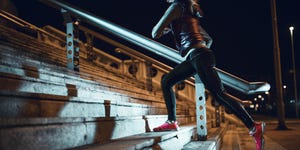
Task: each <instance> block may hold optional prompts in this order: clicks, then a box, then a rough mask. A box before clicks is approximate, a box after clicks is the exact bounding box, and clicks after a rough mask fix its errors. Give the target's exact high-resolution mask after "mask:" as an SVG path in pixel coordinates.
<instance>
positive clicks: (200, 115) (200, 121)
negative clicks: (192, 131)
mask: <svg viewBox="0 0 300 150" xmlns="http://www.w3.org/2000/svg"><path fill="white" fill-rule="evenodd" d="M195 93H196V97H195V99H196V120H197V136H198V140H200V141H205V140H206V139H207V125H206V122H207V121H206V105H205V103H206V98H205V87H204V84H203V83H202V81H201V79H200V77H199V76H198V75H195Z"/></svg>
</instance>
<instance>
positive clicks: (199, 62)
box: [190, 48, 254, 129]
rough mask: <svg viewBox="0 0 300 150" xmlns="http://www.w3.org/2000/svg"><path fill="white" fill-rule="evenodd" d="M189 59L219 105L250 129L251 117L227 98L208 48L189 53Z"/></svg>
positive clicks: (241, 107) (252, 123) (240, 106)
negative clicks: (228, 110)
mask: <svg viewBox="0 0 300 150" xmlns="http://www.w3.org/2000/svg"><path fill="white" fill-rule="evenodd" d="M190 59H191V64H192V65H193V67H194V68H195V70H196V71H197V73H198V75H199V76H200V78H201V80H202V82H203V83H204V85H205V87H206V89H208V90H209V91H210V92H212V94H213V95H214V96H215V98H216V99H217V100H218V101H219V102H220V103H221V104H223V105H224V106H225V107H226V108H228V109H230V110H231V111H232V112H233V113H234V114H235V115H236V116H237V117H238V118H240V119H241V120H242V122H243V123H244V124H245V125H246V126H247V127H248V128H249V129H251V128H252V127H253V125H254V121H253V119H252V117H251V116H250V115H249V114H248V112H247V111H246V110H245V109H244V107H243V106H242V105H241V104H240V103H238V102H236V101H234V100H232V99H230V98H229V97H228V96H227V93H226V91H225V89H224V86H223V84H222V82H221V80H220V78H219V75H218V73H217V71H216V70H215V69H214V67H215V57H214V55H213V52H212V51H211V50H210V49H208V48H201V49H198V50H197V51H194V52H193V53H191V55H190Z"/></svg>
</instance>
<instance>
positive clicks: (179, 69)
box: [161, 61, 195, 121]
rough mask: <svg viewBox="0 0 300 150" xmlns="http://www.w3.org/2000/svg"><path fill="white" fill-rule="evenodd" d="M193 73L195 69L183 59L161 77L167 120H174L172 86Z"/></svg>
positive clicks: (174, 102) (174, 104)
mask: <svg viewBox="0 0 300 150" xmlns="http://www.w3.org/2000/svg"><path fill="white" fill-rule="evenodd" d="M193 74H195V70H194V68H193V66H192V64H191V63H190V62H189V61H184V62H182V63H181V64H179V65H178V66H176V67H175V68H174V69H173V70H172V71H170V72H169V73H168V74H165V75H164V76H163V77H162V80H161V88H162V91H163V96H164V100H165V103H166V106H167V110H168V120H171V121H176V97H175V93H174V91H173V89H172V87H173V86H174V85H175V84H176V83H178V82H180V81H183V80H185V79H187V78H188V77H191V76H192V75H193Z"/></svg>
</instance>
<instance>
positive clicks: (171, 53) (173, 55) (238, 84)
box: [39, 0, 270, 94]
mask: <svg viewBox="0 0 300 150" xmlns="http://www.w3.org/2000/svg"><path fill="white" fill-rule="evenodd" d="M39 1H41V2H42V3H45V4H47V5H50V6H52V7H54V8H57V9H64V10H66V11H68V12H69V13H70V14H72V15H74V16H76V17H78V18H80V20H82V21H85V22H87V23H89V24H90V25H93V26H95V27H97V28H99V29H101V30H104V31H106V32H108V33H111V34H113V35H115V36H117V37H120V38H122V39H124V40H126V41H129V42H131V43H133V44H136V45H138V46H140V47H143V48H144V49H146V50H148V51H150V52H152V53H155V54H158V55H160V56H162V57H164V58H166V59H168V60H171V61H173V62H175V63H181V62H182V61H184V58H182V57H181V56H180V55H179V54H178V53H177V52H176V50H174V49H172V48H170V47H167V46H165V45H163V44H161V43H158V42H156V41H154V40H152V39H149V38H147V37H145V36H143V35H140V34H138V33H135V32H133V31H130V30H128V29H125V28H123V27H121V26H119V25H116V24H114V23H112V22H109V21H107V20H104V19H102V18H100V17H97V16H95V15H93V14H91V13H89V12H86V11H84V10H82V9H80V8H77V7H75V6H72V5H71V4H68V3H66V2H62V1H59V0H39ZM215 69H216V70H217V72H218V74H219V76H220V78H221V80H222V82H223V83H224V84H225V85H227V86H229V87H231V88H233V89H236V90H238V91H240V92H243V93H245V94H254V93H259V92H265V91H268V90H269V89H270V85H269V84H268V83H266V82H248V81H246V80H243V79H241V78H239V77H237V76H234V75H232V74H230V73H228V72H225V71H223V70H221V69H218V68H215Z"/></svg>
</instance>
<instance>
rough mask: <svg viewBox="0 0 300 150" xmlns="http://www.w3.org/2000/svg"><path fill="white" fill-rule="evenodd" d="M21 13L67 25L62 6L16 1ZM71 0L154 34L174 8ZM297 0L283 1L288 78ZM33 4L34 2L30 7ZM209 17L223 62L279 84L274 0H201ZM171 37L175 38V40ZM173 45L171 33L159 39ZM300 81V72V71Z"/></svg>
mask: <svg viewBox="0 0 300 150" xmlns="http://www.w3.org/2000/svg"><path fill="white" fill-rule="evenodd" d="M12 1H13V2H14V3H15V5H16V6H17V8H18V14H19V17H21V18H23V19H24V20H26V21H29V22H31V23H33V24H35V25H37V26H39V27H42V26H44V25H47V24H50V25H52V26H55V27H57V28H62V27H63V26H62V17H61V15H60V12H59V11H58V10H56V9H53V8H51V7H48V6H46V5H44V4H42V3H40V2H37V1H35V0H12ZM67 2H69V3H72V4H73V5H76V6H77V7H80V8H81V9H83V10H88V11H89V12H91V13H93V14H95V15H96V16H99V17H101V18H104V19H106V20H109V21H111V22H113V23H116V24H118V25H120V26H123V27H125V28H128V29H130V30H132V31H134V32H137V33H139V34H142V35H144V36H147V37H149V38H150V35H151V30H152V27H153V26H154V25H155V24H156V22H157V21H158V20H159V19H160V17H161V16H162V15H163V13H164V11H165V10H166V8H167V7H168V4H167V3H165V2H164V0H148V1H146V0H122V1H121V0H118V1H114V0H107V1H105V0H98V1H96V0H67ZM296 2H297V1H296V0H277V20H278V33H279V37H280V39H279V40H280V50H281V64H282V74H283V82H287V80H290V78H291V77H292V76H291V74H290V73H289V70H290V69H292V57H291V39H290V32H289V29H288V28H289V26H290V25H293V26H294V27H295V30H294V44H295V51H296V52H295V56H296V66H297V68H298V69H297V71H298V74H300V69H299V67H300V60H299V56H300V44H299V40H300V9H299V5H297V3H296ZM26 4H27V6H28V5H29V6H30V7H25V6H26ZM200 6H201V8H202V9H203V11H204V14H205V17H204V18H203V19H202V20H201V22H202V26H203V27H204V28H205V29H206V31H207V32H208V33H209V34H210V36H211V37H212V38H213V39H214V43H213V45H212V47H211V48H212V50H213V51H214V52H215V55H216V59H217V67H218V68H221V69H223V70H225V71H228V72H230V73H232V74H235V75H237V76H240V77H242V78H244V79H246V80H249V81H267V82H270V83H271V84H273V83H274V78H275V76H274V58H273V35H272V22H271V10H270V0H251V1H240V0H207V1H205V0H200ZM170 41H171V42H170ZM159 42H162V43H164V44H166V45H169V46H171V47H172V46H173V41H172V39H171V36H170V35H167V36H165V37H163V38H162V39H160V40H159ZM298 79H299V80H300V76H299V75H298Z"/></svg>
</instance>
